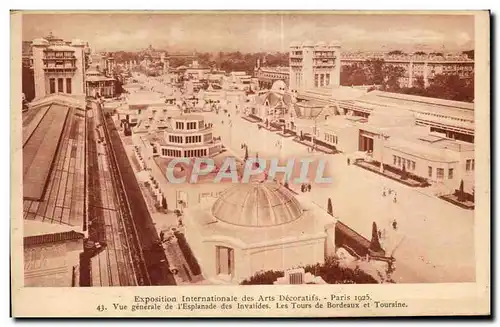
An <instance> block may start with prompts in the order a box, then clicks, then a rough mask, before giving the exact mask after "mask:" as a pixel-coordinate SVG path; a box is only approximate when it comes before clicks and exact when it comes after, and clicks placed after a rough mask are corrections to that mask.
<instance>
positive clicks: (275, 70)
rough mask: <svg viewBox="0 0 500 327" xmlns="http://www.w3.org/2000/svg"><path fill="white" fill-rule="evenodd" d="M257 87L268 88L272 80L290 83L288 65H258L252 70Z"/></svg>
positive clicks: (272, 82)
mask: <svg viewBox="0 0 500 327" xmlns="http://www.w3.org/2000/svg"><path fill="white" fill-rule="evenodd" d="M254 75H255V77H256V78H257V81H258V84H259V89H270V88H271V87H272V85H273V84H274V82H277V81H283V82H285V83H286V85H290V69H289V68H288V67H259V66H258V65H257V68H256V69H255V72H254Z"/></svg>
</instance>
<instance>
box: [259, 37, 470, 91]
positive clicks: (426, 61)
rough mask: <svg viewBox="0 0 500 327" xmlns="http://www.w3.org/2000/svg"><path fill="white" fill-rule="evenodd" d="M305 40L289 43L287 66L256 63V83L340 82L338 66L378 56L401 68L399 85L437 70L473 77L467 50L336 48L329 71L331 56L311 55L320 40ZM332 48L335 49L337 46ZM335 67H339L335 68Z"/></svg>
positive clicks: (312, 84)
mask: <svg viewBox="0 0 500 327" xmlns="http://www.w3.org/2000/svg"><path fill="white" fill-rule="evenodd" d="M304 44H305V45H307V46H306V47H305V49H307V51H305V50H303V46H304ZM304 44H302V45H301V44H298V43H294V44H292V46H291V47H290V67H289V68H288V67H260V66H259V65H257V67H256V69H255V73H254V75H255V77H256V78H258V81H259V86H260V87H261V88H270V87H271V86H272V85H273V83H274V82H276V81H278V80H282V81H284V82H285V83H286V84H287V85H289V86H290V87H291V89H301V88H302V89H307V88H309V89H310V88H313V87H322V86H328V85H339V84H340V67H345V66H350V65H354V64H357V65H360V66H363V65H365V64H366V62H367V60H377V59H378V60H383V61H384V63H386V64H390V65H393V66H396V67H401V68H403V70H404V73H403V76H402V77H401V78H400V80H399V82H400V86H401V87H413V86H416V83H417V81H418V79H419V78H421V79H422V80H423V82H424V86H428V85H429V84H430V80H431V79H432V78H433V77H434V76H436V75H437V74H444V75H458V76H459V77H460V78H463V79H472V78H473V76H474V60H473V59H470V58H469V57H468V56H467V55H466V54H439V53H438V54H423V53H421V52H415V53H414V54H398V55H395V54H389V53H375V52H368V53H367V52H354V53H341V54H340V52H339V56H338V57H335V58H336V59H335V60H337V58H340V66H338V65H337V64H336V66H335V71H334V73H332V72H330V71H328V70H329V69H330V68H332V66H331V65H329V64H328V62H330V63H331V62H332V61H333V60H332V59H331V57H321V56H320V55H316V57H314V53H322V52H317V50H311V49H316V48H315V47H316V46H318V45H319V44H321V43H319V44H317V45H315V46H311V44H312V43H311V42H305V43H304ZM332 45H333V44H332ZM328 47H329V46H328ZM328 47H327V48H328ZM333 48H334V50H333V51H334V52H335V51H336V50H335V49H336V48H337V47H333ZM338 49H340V47H338ZM328 51H330V50H328ZM328 51H327V52H326V53H327V56H328V55H331V54H328V53H329V52H328ZM304 55H305V57H304ZM311 56H312V57H311ZM329 60H330V61H329ZM325 61H326V62H325ZM323 64H326V65H323ZM337 68H339V70H338V71H337ZM311 70H312V71H314V73H311ZM304 74H306V75H307V77H311V76H312V77H311V78H309V79H308V80H305V79H304V78H305V77H304V76H305V75H304ZM311 74H312V75H311ZM322 75H323V76H322ZM332 76H334V77H335V79H332Z"/></svg>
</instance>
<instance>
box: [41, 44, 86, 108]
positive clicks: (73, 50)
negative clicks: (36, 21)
mask: <svg viewBox="0 0 500 327" xmlns="http://www.w3.org/2000/svg"><path fill="white" fill-rule="evenodd" d="M32 46H33V69H34V79H35V97H36V98H40V97H44V96H46V95H48V94H53V93H66V94H75V95H85V70H86V68H87V56H88V47H87V45H86V43H84V42H82V41H81V40H73V41H71V42H66V41H63V40H62V39H59V38H56V37H53V36H51V35H49V37H47V38H45V39H35V40H34V41H33V43H32Z"/></svg>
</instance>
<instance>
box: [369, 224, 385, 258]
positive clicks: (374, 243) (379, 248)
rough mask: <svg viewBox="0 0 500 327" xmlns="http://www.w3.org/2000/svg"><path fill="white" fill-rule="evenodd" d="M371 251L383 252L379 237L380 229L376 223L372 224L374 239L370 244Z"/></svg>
mask: <svg viewBox="0 0 500 327" xmlns="http://www.w3.org/2000/svg"><path fill="white" fill-rule="evenodd" d="M370 250H371V251H373V252H380V251H382V245H380V240H379V237H378V228H377V223H376V222H373V224H372V239H371V242H370Z"/></svg>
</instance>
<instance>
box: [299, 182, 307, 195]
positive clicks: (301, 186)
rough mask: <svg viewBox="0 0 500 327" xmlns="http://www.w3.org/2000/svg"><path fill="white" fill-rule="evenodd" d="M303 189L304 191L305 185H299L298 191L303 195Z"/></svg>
mask: <svg viewBox="0 0 500 327" xmlns="http://www.w3.org/2000/svg"><path fill="white" fill-rule="evenodd" d="M305 189H306V187H305V185H304V184H301V185H300V191H301V192H302V193H304V192H305Z"/></svg>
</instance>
